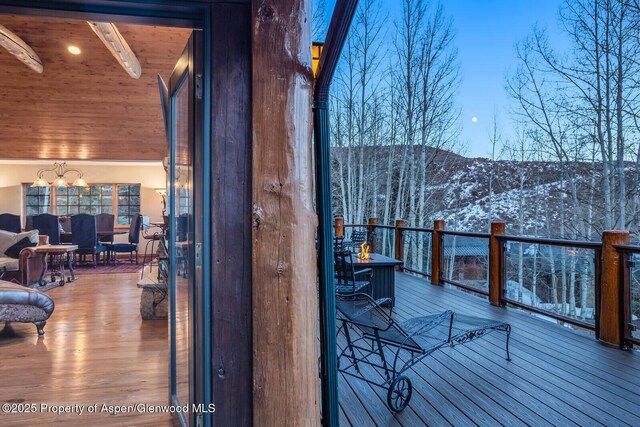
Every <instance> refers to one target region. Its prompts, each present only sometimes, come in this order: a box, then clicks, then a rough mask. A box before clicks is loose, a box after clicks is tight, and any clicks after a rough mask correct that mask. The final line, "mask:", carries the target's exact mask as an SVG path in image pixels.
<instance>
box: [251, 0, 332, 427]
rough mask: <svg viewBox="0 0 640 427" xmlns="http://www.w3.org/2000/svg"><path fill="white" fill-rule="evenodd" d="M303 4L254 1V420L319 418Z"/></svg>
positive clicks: (298, 0) (310, 421) (307, 1)
mask: <svg viewBox="0 0 640 427" xmlns="http://www.w3.org/2000/svg"><path fill="white" fill-rule="evenodd" d="M310 6H311V0H261V1H255V2H253V3H252V29H253V35H252V37H253V39H252V41H253V46H252V48H253V97H252V98H253V216H254V220H253V346H254V365H253V369H254V373H253V377H254V384H253V393H254V407H253V408H254V419H255V420H256V422H259V424H256V425H266V426H276V425H278V426H306V425H317V424H319V422H320V414H319V408H318V388H319V387H318V352H317V345H318V344H317V343H318V341H317V326H318V300H317V298H318V297H317V287H316V283H317V271H316V270H317V265H316V256H315V255H316V254H315V245H314V236H315V232H316V227H317V216H316V215H315V213H314V210H313V204H312V200H313V187H312V185H313V184H312V173H313V166H312V153H311V150H312V144H311V123H312V121H311V98H312V92H313V90H312V89H313V74H312V71H311V37H310V36H311V34H310V21H311V16H310V13H309V11H310Z"/></svg>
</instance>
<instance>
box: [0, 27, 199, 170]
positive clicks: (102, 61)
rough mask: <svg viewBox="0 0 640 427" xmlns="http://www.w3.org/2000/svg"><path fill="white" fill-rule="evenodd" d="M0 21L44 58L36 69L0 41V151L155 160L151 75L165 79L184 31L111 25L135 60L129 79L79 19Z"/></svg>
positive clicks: (158, 127) (159, 127) (157, 135)
mask: <svg viewBox="0 0 640 427" xmlns="http://www.w3.org/2000/svg"><path fill="white" fill-rule="evenodd" d="M0 24H1V25H4V26H5V27H7V28H8V29H9V30H11V31H13V32H14V33H15V34H16V35H18V36H20V37H22V38H23V39H24V40H25V41H26V42H27V43H28V44H29V45H30V46H31V47H32V48H33V49H34V50H35V52H36V53H37V54H38V55H39V56H40V58H41V59H42V62H43V65H44V72H43V73H42V74H37V73H35V72H34V71H32V70H31V69H29V68H28V67H27V66H26V65H24V64H23V63H22V62H20V61H18V60H17V59H16V58H15V57H14V56H13V55H11V54H10V53H9V52H7V51H6V50H5V49H2V48H0V94H1V95H0V158H5V159H8V158H10V159H92V160H162V159H163V157H164V156H165V153H166V140H165V135H164V124H163V119H162V109H161V106H160V98H159V95H158V86H157V81H156V75H157V74H160V75H162V76H163V78H165V81H167V80H168V76H169V75H170V74H171V71H172V70H173V67H174V65H175V63H176V62H177V60H178V58H179V56H180V54H181V53H182V50H183V48H184V46H185V44H186V43H187V40H188V38H189V34H190V33H191V30H188V29H184V28H167V27H153V26H142V25H128V24H118V25H117V26H118V29H119V30H120V33H121V34H122V35H123V36H124V38H125V39H126V41H127V43H129V46H130V47H131V49H132V50H133V52H134V53H135V54H136V55H137V57H138V60H139V61H140V65H141V66H142V76H141V77H140V79H138V80H135V79H133V78H131V77H129V75H128V74H127V73H126V71H125V70H124V69H123V68H122V67H121V66H120V64H119V63H118V62H117V61H116V59H115V58H114V57H113V55H112V54H111V53H110V52H109V50H107V48H106V47H105V46H104V44H102V42H101V41H100V39H98V37H97V36H96V35H95V34H94V33H93V31H92V30H91V28H90V27H89V25H88V24H87V23H86V22H85V21H77V20H61V19H50V18H39V17H38V18H35V17H21V16H10V15H0ZM69 45H75V46H78V47H79V48H80V49H81V50H82V53H81V54H80V55H78V56H74V55H72V54H71V53H69V52H68V50H67V47H68V46H69Z"/></svg>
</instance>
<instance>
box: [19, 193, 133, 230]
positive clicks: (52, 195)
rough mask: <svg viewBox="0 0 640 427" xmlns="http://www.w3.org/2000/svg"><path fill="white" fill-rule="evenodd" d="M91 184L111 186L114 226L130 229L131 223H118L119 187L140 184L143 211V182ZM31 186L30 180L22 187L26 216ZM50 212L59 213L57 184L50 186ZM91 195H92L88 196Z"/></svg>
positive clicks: (23, 206)
mask: <svg viewBox="0 0 640 427" xmlns="http://www.w3.org/2000/svg"><path fill="white" fill-rule="evenodd" d="M91 185H92V186H93V185H96V186H102V187H105V186H109V185H110V186H111V212H112V214H113V215H114V217H115V221H114V228H116V229H129V226H130V224H118V216H119V215H118V187H119V186H138V187H140V194H139V196H138V197H140V210H141V211H142V184H140V183H137V182H134V183H126V182H118V183H111V182H95V183H91ZM30 186H31V183H30V182H23V183H22V187H23V195H22V208H23V212H24V215H25V217H26V216H27V189H28V188H29V187H30ZM49 188H50V190H49V212H48V213H50V214H52V215H58V210H57V203H56V201H57V189H58V188H57V187H55V186H50V187H49ZM88 197H90V196H88Z"/></svg>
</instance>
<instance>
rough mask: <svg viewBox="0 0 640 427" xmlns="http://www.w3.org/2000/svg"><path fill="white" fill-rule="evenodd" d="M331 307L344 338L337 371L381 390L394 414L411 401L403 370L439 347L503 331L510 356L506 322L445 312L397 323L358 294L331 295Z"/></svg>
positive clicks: (380, 308)
mask: <svg viewBox="0 0 640 427" xmlns="http://www.w3.org/2000/svg"><path fill="white" fill-rule="evenodd" d="M336 307H337V309H338V321H339V322H340V323H341V324H340V327H339V328H338V334H340V331H342V332H343V333H344V337H345V339H346V346H345V347H344V349H343V350H342V351H341V352H340V354H339V355H338V369H339V371H340V372H342V373H344V374H346V375H350V376H353V377H356V378H358V379H361V380H363V381H366V382H367V383H369V384H372V385H375V386H378V387H382V388H384V389H386V390H387V404H388V405H389V408H390V409H391V410H392V411H394V412H401V411H403V410H404V409H405V408H406V407H407V405H408V404H409V401H410V400H411V393H412V390H413V386H412V385H411V380H410V379H409V378H407V377H406V376H405V375H403V374H404V372H406V371H407V370H408V369H409V368H411V367H412V366H413V365H415V364H416V363H418V362H420V361H421V360H422V359H424V358H425V357H427V356H429V355H430V354H431V353H433V352H435V351H436V350H438V349H440V348H442V347H445V346H451V347H453V346H455V345H459V344H465V343H467V342H469V341H472V340H474V339H477V338H480V337H482V336H484V335H486V334H487V333H489V332H492V331H503V332H505V333H506V343H505V348H506V352H507V358H506V359H507V360H511V359H510V357H509V335H510V333H511V326H510V325H509V324H508V323H505V322H499V321H494V320H489V319H482V318H479V317H472V316H464V315H459V314H454V313H453V312H452V311H450V310H447V311H444V312H442V313H439V314H434V315H430V316H423V317H416V318H413V319H409V320H407V321H405V322H402V323H398V322H396V321H394V320H393V319H392V318H391V316H390V315H389V314H388V313H387V312H386V311H385V310H384V309H383V308H382V307H381V306H380V305H379V302H376V301H374V300H373V299H372V298H371V297H370V296H369V295H367V294H362V293H358V294H354V295H350V296H342V295H336ZM338 338H339V337H338ZM363 365H365V366H363ZM363 368H364V369H363ZM372 377H374V378H372Z"/></svg>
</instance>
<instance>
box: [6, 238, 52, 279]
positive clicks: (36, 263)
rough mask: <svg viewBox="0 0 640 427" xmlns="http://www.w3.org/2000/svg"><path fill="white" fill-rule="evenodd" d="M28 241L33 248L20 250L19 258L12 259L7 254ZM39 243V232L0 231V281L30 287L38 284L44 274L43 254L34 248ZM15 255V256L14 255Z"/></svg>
mask: <svg viewBox="0 0 640 427" xmlns="http://www.w3.org/2000/svg"><path fill="white" fill-rule="evenodd" d="M24 239H28V241H29V242H30V245H33V246H31V247H25V248H23V249H21V250H20V252H19V254H18V257H17V258H15V257H12V256H10V255H9V254H7V253H5V252H11V250H10V248H11V247H13V246H14V245H16V244H17V243H19V242H24ZM38 243H39V235H38V230H31V231H27V232H24V233H11V232H9V231H4V230H0V279H2V280H7V281H11V282H15V283H19V284H21V285H23V286H28V285H31V284H33V283H37V282H38V281H39V280H40V275H41V273H42V261H43V259H42V257H43V256H44V255H43V254H40V253H36V251H35V250H34V246H35V245H37V244H38ZM12 255H15V254H12Z"/></svg>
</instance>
